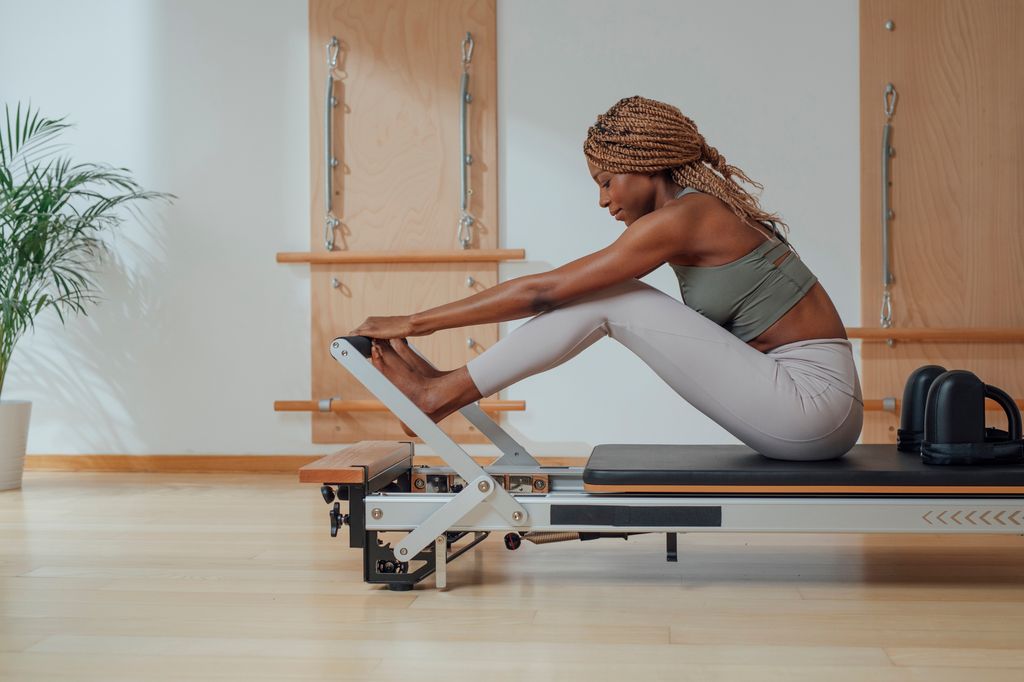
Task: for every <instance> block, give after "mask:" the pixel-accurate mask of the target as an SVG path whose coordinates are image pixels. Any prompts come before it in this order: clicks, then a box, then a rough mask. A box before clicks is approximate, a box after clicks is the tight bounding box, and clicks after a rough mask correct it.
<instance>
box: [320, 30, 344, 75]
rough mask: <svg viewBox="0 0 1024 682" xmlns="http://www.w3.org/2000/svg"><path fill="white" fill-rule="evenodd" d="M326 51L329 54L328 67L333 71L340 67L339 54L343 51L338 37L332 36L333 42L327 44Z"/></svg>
mask: <svg viewBox="0 0 1024 682" xmlns="http://www.w3.org/2000/svg"><path fill="white" fill-rule="evenodd" d="M324 49H325V50H326V52H327V66H329V67H331V68H332V69H333V68H334V67H336V66H337V65H338V52H339V51H340V49H341V46H340V44H339V43H338V36H331V42H329V43H327V44H326V45H325V46H324Z"/></svg>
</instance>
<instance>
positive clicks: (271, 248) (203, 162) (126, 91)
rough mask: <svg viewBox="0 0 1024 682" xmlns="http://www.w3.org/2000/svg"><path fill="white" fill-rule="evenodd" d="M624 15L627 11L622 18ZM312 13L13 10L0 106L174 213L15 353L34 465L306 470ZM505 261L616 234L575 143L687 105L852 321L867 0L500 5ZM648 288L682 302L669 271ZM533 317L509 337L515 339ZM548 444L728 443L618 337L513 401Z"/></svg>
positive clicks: (543, 448)
mask: <svg viewBox="0 0 1024 682" xmlns="http://www.w3.org/2000/svg"><path fill="white" fill-rule="evenodd" d="M624 8H631V9H624ZM306 32H307V10H306V2H305V1H304V0H292V1H291V2H285V1H278V2H261V3H258V4H256V3H248V2H243V1H241V0H230V1H228V0H219V1H218V2H201V1H199V0H188V1H185V0H148V1H147V2H140V1H139V0H90V2H87V3H82V2H75V1H73V0H40V1H37V2H33V3H25V2H20V1H19V0H0V100H2V101H3V102H8V103H10V102H15V101H18V100H22V101H27V100H28V99H30V98H31V100H32V102H33V104H36V105H39V106H40V107H41V108H42V110H43V111H44V112H45V113H46V114H48V115H64V114H67V115H68V116H69V119H70V120H72V121H74V122H75V123H77V129H76V130H75V131H74V132H73V133H72V134H71V135H69V136H68V141H69V142H71V143H72V147H71V149H70V152H71V153H72V154H73V156H74V157H75V158H76V159H79V160H83V161H86V160H87V161H105V162H109V163H112V164H115V165H119V166H126V167H128V168H130V169H131V170H132V171H133V172H134V173H135V176H136V177H137V178H138V179H139V181H140V182H141V183H142V184H143V185H144V186H145V187H147V188H149V189H158V190H162V191H168V192H173V193H175V194H177V195H178V196H179V197H180V198H179V200H178V201H177V202H176V203H175V204H173V205H172V206H170V207H159V206H152V207H148V208H147V209H146V214H147V216H148V219H147V220H146V221H145V222H143V223H141V224H140V223H139V222H136V221H131V222H128V223H126V224H125V226H124V229H123V230H122V231H121V233H120V234H119V235H118V236H117V237H116V239H114V240H113V247H114V251H115V255H116V257H115V259H114V262H112V263H110V264H108V265H106V266H104V268H103V269H102V272H101V274H100V277H99V279H100V283H101V285H102V287H103V290H104V294H105V298H106V301H105V302H104V303H103V304H101V305H100V306H98V307H95V308H93V309H92V310H91V312H90V314H89V316H88V317H86V318H79V319H75V320H73V321H72V322H71V323H70V324H69V325H68V327H67V328H61V327H60V325H59V324H58V323H57V321H56V319H55V318H53V317H50V316H47V317H44V319H42V320H41V321H40V324H39V327H38V330H37V332H36V333H35V334H34V335H29V336H27V337H25V338H24V339H23V340H22V342H21V344H20V346H19V347H18V349H17V350H16V351H15V356H14V362H13V366H12V368H11V370H10V373H9V375H8V381H7V385H6V386H5V392H4V393H5V397H7V398H15V397H17V398H25V399H30V400H32V401H33V402H34V408H33V409H34V414H33V422H32V427H31V431H30V435H29V452H30V453H131V454H163V453H175V454H178V453H184V454H188V453H200V454H206V453H210V454H216V453H228V454H298V453H316V452H323V451H325V450H330V449H333V448H332V447H323V446H313V445H311V444H310V437H309V435H310V434H309V424H308V422H309V417H308V416H307V415H303V414H278V413H274V412H273V411H272V404H273V401H274V400H275V399H300V398H304V397H308V396H309V391H310V388H309V357H308V354H309V277H308V271H307V269H306V268H304V267H301V266H288V267H286V266H281V265H276V264H275V263H274V254H275V253H276V252H277V251H288V250H296V251H298V250H305V249H306V248H308V227H307V226H308V221H309V217H308V211H309V206H308V200H307V193H308V191H309V163H308V151H307V146H308V142H307V141H308V135H309V128H308V121H307V115H306V107H307V106H308V72H307V71H308V60H307V54H308V53H307V49H308V41H307V37H306ZM498 36H499V45H498V68H499V134H500V147H499V153H500V159H499V163H500V164H501V166H500V168H501V225H502V235H503V236H502V239H503V242H504V245H506V246H509V247H522V248H525V249H526V252H527V255H528V256H529V258H530V261H529V262H528V263H526V264H518V265H509V266H507V267H505V268H504V273H503V276H505V277H512V276H517V275H518V274H522V273H525V272H532V271H536V270H542V269H548V268H550V267H554V266H557V265H560V264H562V263H565V262H567V261H569V260H572V259H573V258H576V257H578V256H580V255H583V254H584V253H586V252H589V251H591V250H594V249H597V248H600V247H602V246H604V245H605V244H607V243H608V242H610V241H611V240H612V239H614V238H615V236H616V234H617V232H618V230H619V229H621V224H619V223H615V222H614V221H612V220H611V219H610V218H609V217H608V215H607V213H606V212H605V211H603V210H601V209H599V208H598V207H597V203H596V199H597V197H596V192H595V186H594V185H593V183H592V182H591V181H590V178H589V176H588V175H587V173H586V166H585V163H584V159H583V155H582V151H581V145H582V141H583V138H584V136H585V134H586V129H587V127H588V126H589V125H590V124H591V123H592V122H593V120H594V117H595V116H596V115H597V114H598V113H600V112H603V111H604V110H605V109H607V108H608V107H609V106H610V105H611V104H612V103H613V102H615V101H616V100H617V99H619V98H620V97H624V96H628V95H633V94H642V95H645V96H647V97H654V98H658V99H663V100H666V101H668V102H671V103H673V104H676V105H677V106H679V107H680V108H682V109H683V111H684V112H685V113H687V115H689V116H690V117H692V118H693V119H694V120H695V121H696V122H697V124H698V126H699V128H700V130H701V131H702V132H703V133H704V135H705V136H706V137H707V139H708V140H709V142H710V143H711V144H712V145H714V146H716V147H717V148H718V149H719V150H720V151H721V152H722V153H723V154H724V155H725V157H726V158H727V159H728V161H729V162H730V163H732V164H734V165H738V166H740V167H741V168H743V169H744V170H745V171H746V172H747V173H748V174H749V175H750V176H751V177H753V178H754V179H756V180H759V181H760V182H762V183H763V184H764V185H765V191H764V194H763V196H762V201H763V205H764V206H765V208H767V209H769V210H773V211H778V212H780V213H781V214H782V216H783V218H784V219H785V220H786V221H787V222H789V223H790V225H791V227H792V230H793V231H792V234H791V237H792V240H793V241H794V243H795V244H796V246H797V248H798V249H799V250H800V252H801V254H802V256H803V257H804V260H805V261H806V262H807V263H808V264H809V265H810V266H811V268H812V269H813V270H814V271H815V273H816V274H817V275H818V277H819V279H820V280H821V281H822V283H823V284H824V286H825V288H826V289H827V290H828V291H829V293H830V294H831V295H832V297H833V300H834V301H835V303H836V305H837V307H838V308H839V311H840V314H841V315H842V317H843V320H844V322H846V324H848V325H856V324H859V314H858V311H859V236H858V235H859V224H860V223H859V204H858V196H859V174H858V159H859V156H858V154H859V152H858V103H857V96H858V95H857V61H858V55H857V2H856V0H841V1H840V0H833V1H832V2H829V3H821V2H815V1H813V0H803V1H800V2H795V1H791V2H778V1H777V2H772V3H761V2H757V1H755V0H746V1H742V2H741V1H739V0H732V1H729V2H710V1H708V0H702V1H700V2H697V1H687V2H683V1H681V0H647V1H646V2H642V3H641V2H637V3H622V2H612V1H608V0H586V1H580V0H571V1H560V2H544V1H541V0H529V1H526V0H516V1H515V2H510V1H508V0H499V7H498ZM647 281H649V282H651V283H652V284H654V285H655V286H658V287H659V288H662V289H664V290H666V291H670V292H673V293H674V294H675V295H678V290H677V288H676V284H675V282H674V280H673V279H672V277H671V273H670V272H668V271H667V269H663V270H659V271H657V272H655V273H653V274H651V275H649V276H648V278H647ZM516 324H518V323H511V324H510V325H507V326H508V327H510V328H511V327H514V326H515V325H516ZM506 394H507V396H508V397H511V398H516V399H524V400H526V401H527V404H528V408H529V409H528V411H527V412H525V413H523V414H514V415H513V416H512V417H511V419H510V424H511V428H512V429H513V430H514V431H515V432H517V433H519V434H520V436H521V437H522V438H523V439H524V440H525V441H526V442H527V444H530V445H533V446H534V448H535V450H536V451H538V452H540V453H543V454H556V453H568V454H585V453H586V452H587V450H588V447H589V446H590V445H592V444H595V443H599V442H657V441H661V442H681V443H682V442H709V443H710V442H724V443H728V442H736V441H735V439H733V438H732V437H731V436H730V435H729V434H728V433H726V432H725V431H724V430H722V429H721V428H720V427H718V426H717V425H715V424H714V423H713V422H711V421H710V420H708V419H707V418H706V417H704V416H703V415H701V414H700V413H698V412H696V411H695V410H693V409H692V408H690V407H689V406H688V405H687V404H685V403H684V402H683V401H682V400H681V399H680V398H679V397H678V396H676V395H675V393H673V392H672V391H671V390H670V389H668V388H667V387H666V386H664V385H663V384H662V383H661V382H660V380H659V379H658V378H657V377H656V376H654V374H653V373H652V372H650V370H648V369H647V368H646V367H645V366H644V365H643V364H642V363H641V362H640V361H639V360H638V359H637V358H635V357H634V356H633V355H632V354H630V353H629V352H628V351H626V350H625V349H623V348H621V347H619V346H617V344H615V342H614V341H610V340H603V341H601V342H599V343H598V344H596V345H595V346H594V347H592V348H591V349H589V350H588V351H587V352H585V353H583V354H582V355H580V356H579V357H577V358H576V359H574V360H573V361H571V362H570V363H567V364H565V365H563V366H562V367H560V368H558V369H557V370H555V371H553V372H551V373H548V374H545V375H541V376H536V377H531V378H530V379H527V380H525V381H523V382H521V383H520V384H519V385H517V386H514V387H512V388H510V389H509V390H508V391H506Z"/></svg>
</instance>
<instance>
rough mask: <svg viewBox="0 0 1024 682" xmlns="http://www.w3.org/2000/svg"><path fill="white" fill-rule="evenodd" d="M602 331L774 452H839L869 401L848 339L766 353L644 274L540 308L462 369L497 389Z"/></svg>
mask: <svg viewBox="0 0 1024 682" xmlns="http://www.w3.org/2000/svg"><path fill="white" fill-rule="evenodd" d="M604 336H610V337H612V338H613V339H615V340H616V341H618V342H620V343H622V344H623V345H624V346H626V347H627V348H629V349H630V350H631V351H632V352H633V353H635V354H636V355H637V356H639V357H640V358H641V359H642V360H643V361H644V362H645V363H646V364H647V365H648V366H650V367H651V368H652V369H653V370H654V371H655V373H657V374H658V376H660V377H661V378H662V379H663V380H664V381H665V382H666V383H667V384H668V385H669V386H671V387H672V388H673V389H674V390H675V391H676V393H678V394H679V395H680V396H682V397H683V398H684V399H685V400H686V401H687V402H689V403H690V404H692V405H693V406H694V407H696V408H697V409H698V410H700V411H701V412H703V413H704V414H705V415H707V416H708V417H710V418H711V419H713V420H714V421H716V422H717V423H719V424H720V425H721V426H722V427H724V428H725V429H726V430H727V431H729V432H730V433H732V434H733V435H734V436H736V437H737V438H739V439H740V440H741V441H742V442H744V443H745V444H747V445H748V446H749V447H751V448H753V449H755V450H757V451H758V452H761V453H762V454H764V455H766V456H768V457H772V458H779V459H801V460H805V459H829V458H833V457H838V456H840V455H842V454H844V453H845V452H846V451H847V450H849V448H850V447H852V446H853V444H854V443H855V442H856V440H857V436H858V435H859V433H860V426H861V420H862V418H863V412H862V410H863V406H862V402H861V401H860V397H861V396H860V386H859V383H858V381H857V377H856V368H855V367H854V366H853V356H852V352H850V348H849V342H848V341H844V340H825V342H824V343H812V342H799V343H797V344H787V345H786V346H783V347H780V348H779V349H776V350H777V351H779V352H778V353H776V352H775V351H772V352H769V353H767V354H766V353H762V352H760V351H758V350H756V349H754V348H752V347H751V346H749V345H748V344H746V343H744V342H743V341H741V340H740V339H738V338H737V337H735V336H733V335H732V334H731V333H729V332H728V331H726V330H725V329H723V328H722V327H720V326H718V325H717V324H715V323H714V322H712V321H711V320H708V319H707V318H705V317H704V316H702V315H701V314H700V313H698V312H696V311H695V310H693V309H691V308H689V307H687V306H686V305H685V304H683V303H682V302H681V301H679V300H677V299H675V298H672V297H671V296H668V295H667V294H665V293H663V292H661V291H659V290H657V289H655V288H653V287H651V286H649V285H647V284H644V283H643V282H640V281H638V280H629V281H627V282H624V283H622V284H619V285H615V286H613V287H609V288H608V289H605V290H602V291H600V292H596V293H594V294H591V295H589V296H586V297H584V298H582V299H579V300H577V301H573V302H571V303H569V304H566V305H564V306H560V307H558V308H555V309H552V310H549V311H547V312H544V313H542V314H540V315H537V316H536V317H534V318H532V319H530V320H529V321H527V322H526V323H525V324H523V325H521V326H520V327H518V328H517V329H516V330H514V331H513V332H512V333H510V334H509V335H507V336H506V337H505V338H503V339H501V340H500V341H498V342H497V343H496V344H494V345H493V346H492V347H491V348H489V349H487V350H486V351H484V352H483V353H482V354H480V355H479V356H477V357H476V358H474V359H472V360H470V362H469V363H468V364H467V365H466V370H467V372H468V375H469V377H470V378H471V379H472V382H473V383H474V384H475V386H476V388H477V389H478V392H479V394H480V395H484V396H486V395H491V394H493V393H496V392H497V391H499V390H501V389H502V388H505V387H506V386H509V385H511V384H514V383H516V382H517V381H520V380H522V379H524V378H526V377H528V376H531V375H533V374H537V373H538V372H543V371H545V370H548V369H551V368H552V367H556V366H557V365H559V364H561V363H563V362H565V361H566V360H569V359H571V358H573V357H575V356H576V355H577V354H579V353H580V352H581V351H582V350H583V349H585V348H587V347H588V346H590V345H591V344H593V343H594V342H595V341H597V340H598V339H600V338H602V337H604Z"/></svg>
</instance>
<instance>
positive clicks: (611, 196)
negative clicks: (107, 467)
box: [587, 160, 657, 227]
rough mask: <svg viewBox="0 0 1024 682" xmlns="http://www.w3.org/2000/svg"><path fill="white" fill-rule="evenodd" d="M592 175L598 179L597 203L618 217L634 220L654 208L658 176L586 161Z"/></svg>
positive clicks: (627, 220)
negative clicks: (609, 168)
mask: <svg viewBox="0 0 1024 682" xmlns="http://www.w3.org/2000/svg"><path fill="white" fill-rule="evenodd" d="M587 168H588V169H589V170H590V177H592V178H593V179H594V182H596V183H597V186H598V188H599V189H598V191H599V195H598V196H599V198H598V205H599V206H601V208H606V209H608V212H609V213H610V214H611V215H612V217H613V218H615V219H616V220H621V221H623V222H624V223H626V226H627V227H628V226H629V225H632V224H633V221H634V220H636V219H637V218H640V217H642V216H645V215H647V214H648V213H650V212H651V211H653V210H654V200H655V196H656V192H657V186H656V183H655V176H654V175H648V174H646V173H611V172H609V171H606V170H604V169H603V168H598V167H597V166H595V165H594V164H592V163H590V161H589V160H588V161H587Z"/></svg>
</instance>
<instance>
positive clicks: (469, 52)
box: [462, 31, 473, 69]
mask: <svg viewBox="0 0 1024 682" xmlns="http://www.w3.org/2000/svg"><path fill="white" fill-rule="evenodd" d="M471 61H473V34H472V33H470V32H469V31H466V37H465V38H464V39H463V40H462V68H464V69H465V68H469V63H470V62H471Z"/></svg>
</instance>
